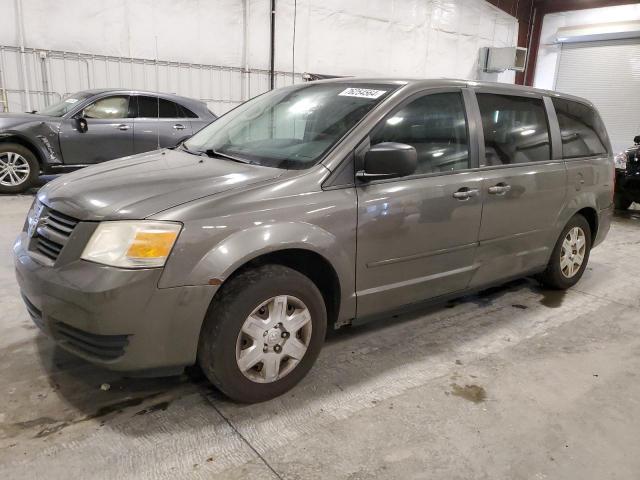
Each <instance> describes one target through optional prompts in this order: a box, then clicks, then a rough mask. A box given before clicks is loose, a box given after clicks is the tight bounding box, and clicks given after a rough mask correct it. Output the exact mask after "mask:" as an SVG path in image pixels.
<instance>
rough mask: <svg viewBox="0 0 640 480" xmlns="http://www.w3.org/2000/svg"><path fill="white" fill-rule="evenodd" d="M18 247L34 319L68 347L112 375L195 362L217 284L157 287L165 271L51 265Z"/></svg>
mask: <svg viewBox="0 0 640 480" xmlns="http://www.w3.org/2000/svg"><path fill="white" fill-rule="evenodd" d="M28 243H29V239H28V237H27V234H26V233H25V232H22V233H21V234H20V236H19V237H18V239H17V240H16V242H15V244H14V249H13V250H14V263H15V269H16V278H17V280H18V284H19V286H20V291H21V294H22V296H23V299H24V301H25V304H26V306H27V310H28V312H29V314H30V316H31V317H32V319H33V320H34V322H35V323H36V324H37V325H38V326H39V327H40V328H41V329H42V330H43V331H44V332H45V333H46V334H47V335H49V336H50V337H52V338H53V339H54V340H55V341H56V342H57V343H58V344H59V345H60V346H61V347H63V348H64V349H66V350H68V351H70V352H72V353H74V354H76V355H78V356H80V357H83V358H85V359H86V360H89V361H91V362H93V363H96V364H99V365H102V366H105V367H107V368H110V369H113V370H123V371H145V370H154V369H173V368H176V367H184V366H186V365H191V364H193V363H195V360H196V352H197V346H198V337H199V334H200V327H201V325H202V321H203V320H204V316H205V314H206V311H207V308H208V306H209V303H210V302H211V299H212V298H213V295H214V293H215V291H216V288H217V287H215V286H209V285H205V286H188V287H175V288H158V286H157V285H158V280H159V278H160V275H161V274H162V269H157V268H156V269H146V270H127V269H121V268H113V267H108V266H104V265H98V264H95V263H91V262H86V261H84V260H80V259H75V260H72V261H70V262H68V263H64V264H63V265H60V266H54V267H52V266H47V265H44V264H42V263H40V262H38V261H36V260H34V258H33V257H32V256H31V255H30V254H29V252H28V251H27V245H28Z"/></svg>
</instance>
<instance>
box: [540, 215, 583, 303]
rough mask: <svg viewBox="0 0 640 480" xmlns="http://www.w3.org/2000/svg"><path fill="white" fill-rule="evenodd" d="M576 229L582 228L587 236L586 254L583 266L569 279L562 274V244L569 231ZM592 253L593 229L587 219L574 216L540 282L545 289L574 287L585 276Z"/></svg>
mask: <svg viewBox="0 0 640 480" xmlns="http://www.w3.org/2000/svg"><path fill="white" fill-rule="evenodd" d="M575 227H578V228H581V229H582V231H583V232H584V235H585V252H584V259H583V261H582V265H581V266H580V268H579V269H578V271H577V272H576V273H575V274H574V275H573V276H572V277H570V278H568V277H567V276H566V275H565V274H564V273H562V269H561V266H560V259H561V254H562V244H563V242H564V240H565V237H566V236H567V234H568V233H569V231H570V230H571V229H573V228H575ZM590 253H591V227H590V225H589V222H587V219H586V218H584V217H583V216H582V215H580V214H577V215H574V216H573V217H572V218H571V220H569V222H568V223H567V225H566V226H565V227H564V229H563V230H562V233H561V234H560V237H559V238H558V241H557V242H556V245H555V247H554V249H553V252H552V253H551V258H550V260H549V264H548V266H547V269H546V270H545V271H544V272H543V273H541V274H540V275H538V277H537V278H538V280H539V281H540V283H542V284H543V285H544V286H545V287H548V288H552V289H555V290H566V289H568V288H570V287H573V286H574V285H575V284H576V283H578V281H579V280H580V278H582V275H583V274H584V271H585V269H586V268H587V263H588V262H589V254H590Z"/></svg>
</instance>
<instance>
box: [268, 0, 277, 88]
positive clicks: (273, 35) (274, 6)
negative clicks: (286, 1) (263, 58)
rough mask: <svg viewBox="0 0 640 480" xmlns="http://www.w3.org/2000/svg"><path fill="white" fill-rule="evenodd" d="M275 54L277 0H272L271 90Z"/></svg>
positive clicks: (273, 79)
mask: <svg viewBox="0 0 640 480" xmlns="http://www.w3.org/2000/svg"><path fill="white" fill-rule="evenodd" d="M275 56H276V0H271V49H270V59H269V60H270V62H269V63H270V68H269V90H273V88H274V87H275V80H276V76H275Z"/></svg>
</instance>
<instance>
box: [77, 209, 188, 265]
mask: <svg viewBox="0 0 640 480" xmlns="http://www.w3.org/2000/svg"><path fill="white" fill-rule="evenodd" d="M181 229H182V225H180V224H179V223H172V222H154V221H137V222H128V221H115V222H102V223H100V225H98V228H96V231H95V232H93V235H92V236H91V239H90V240H89V243H88V244H87V246H86V247H85V249H84V251H83V252H82V256H81V258H82V259H83V260H89V261H90V262H96V263H102V264H104V265H111V266H113V267H124V268H152V267H162V266H164V264H165V262H166V261H167V257H168V256H169V254H170V253H171V249H172V248H173V244H174V243H175V242H176V239H177V238H178V234H179V233H180V230H181Z"/></svg>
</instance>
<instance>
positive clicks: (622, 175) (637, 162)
mask: <svg viewBox="0 0 640 480" xmlns="http://www.w3.org/2000/svg"><path fill="white" fill-rule="evenodd" d="M633 143H634V144H635V145H634V146H633V147H629V148H627V149H626V150H625V151H624V152H620V153H619V154H617V155H616V156H615V163H616V190H615V195H614V202H615V205H616V208H617V209H618V210H626V209H628V208H629V207H630V206H631V204H632V203H633V202H638V203H640V135H637V136H636V137H634V139H633Z"/></svg>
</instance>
